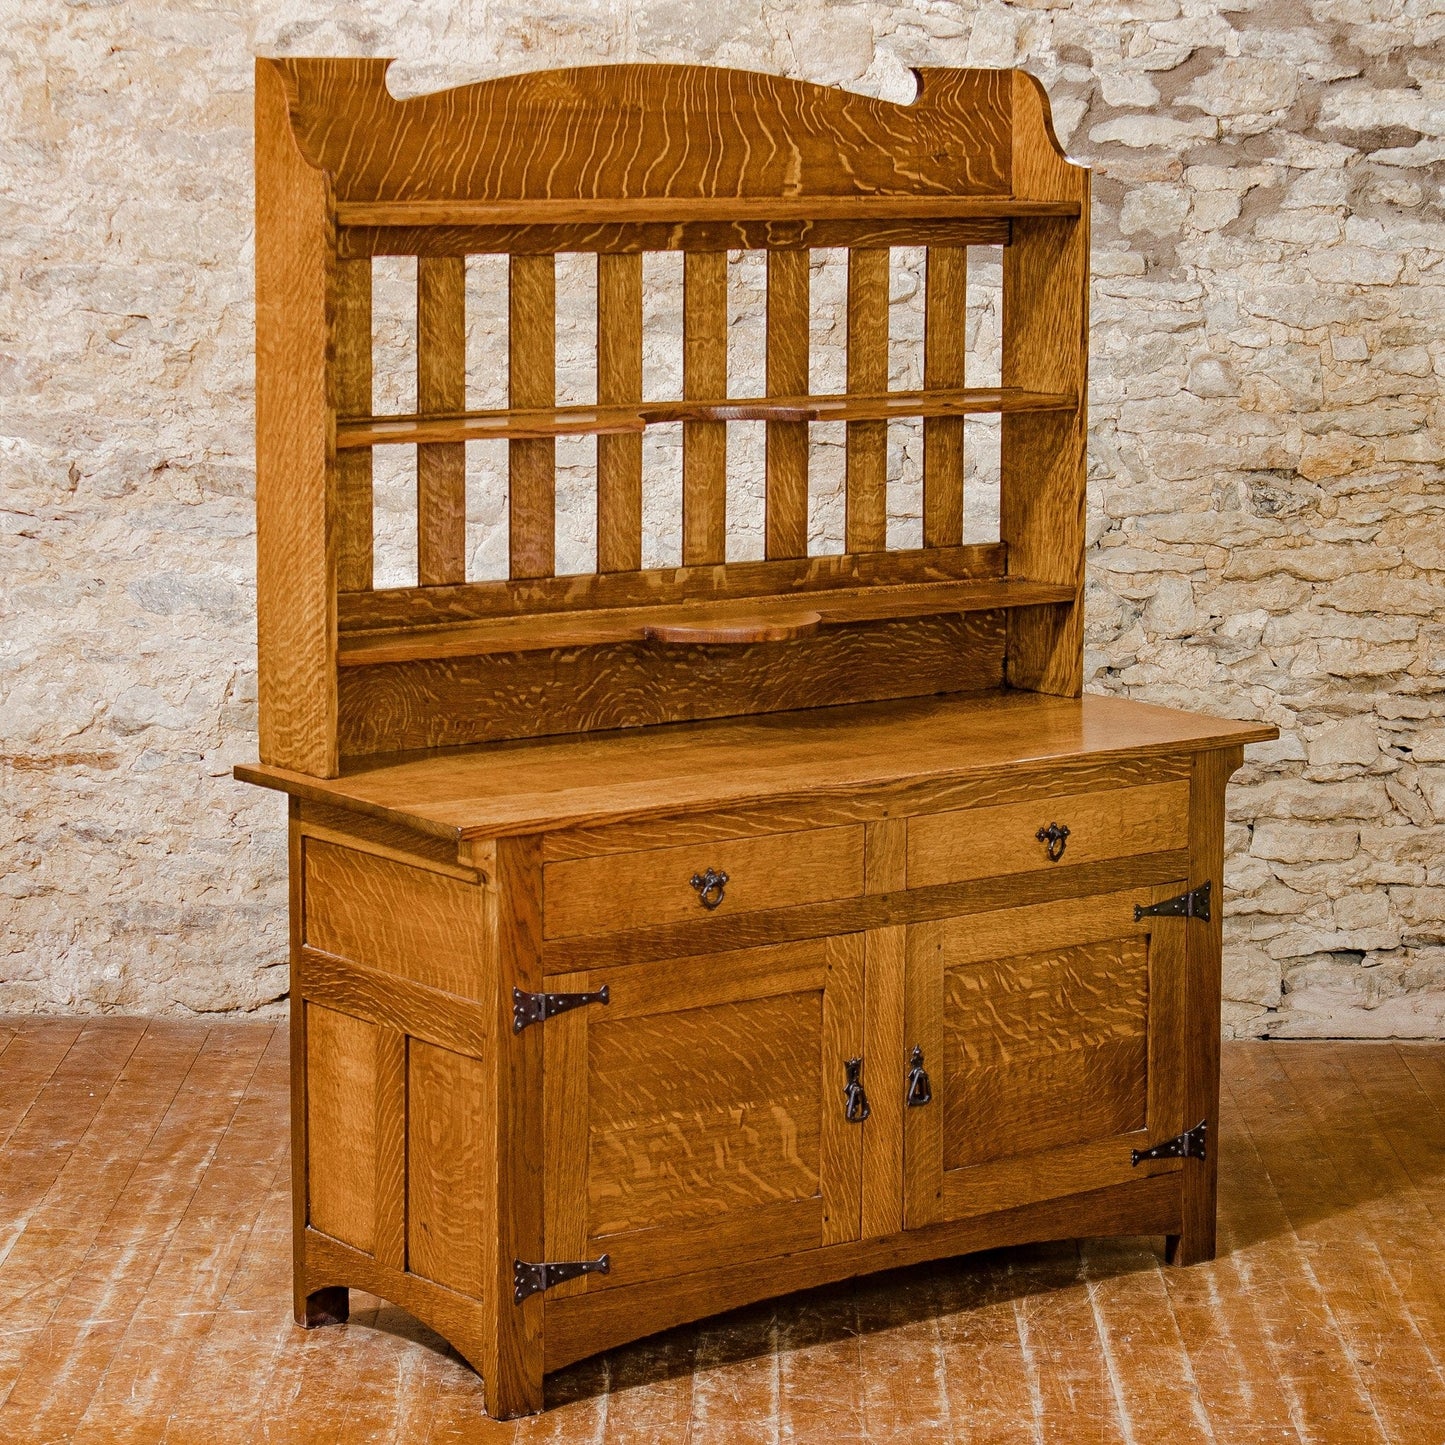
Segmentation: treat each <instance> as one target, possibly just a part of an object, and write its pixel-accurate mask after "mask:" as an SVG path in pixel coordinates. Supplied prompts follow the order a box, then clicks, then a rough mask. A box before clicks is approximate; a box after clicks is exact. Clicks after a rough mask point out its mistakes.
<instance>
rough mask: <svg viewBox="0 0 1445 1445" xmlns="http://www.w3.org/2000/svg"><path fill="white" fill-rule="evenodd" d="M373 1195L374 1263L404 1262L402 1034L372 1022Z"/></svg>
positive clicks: (397, 1265)
mask: <svg viewBox="0 0 1445 1445" xmlns="http://www.w3.org/2000/svg"><path fill="white" fill-rule="evenodd" d="M372 1139H373V1145H374V1148H375V1150H376V1164H375V1179H376V1185H375V1187H376V1198H375V1203H374V1204H373V1207H372V1218H373V1220H374V1223H373V1225H372V1241H373V1243H372V1248H373V1251H374V1253H375V1255H376V1262H377V1263H378V1264H385V1265H390V1266H391V1268H392V1269H405V1268H406V1035H405V1034H404V1033H402V1032H401V1030H400V1029H393V1028H386V1027H378V1029H377V1036H376V1121H375V1124H374V1126H373V1132H372Z"/></svg>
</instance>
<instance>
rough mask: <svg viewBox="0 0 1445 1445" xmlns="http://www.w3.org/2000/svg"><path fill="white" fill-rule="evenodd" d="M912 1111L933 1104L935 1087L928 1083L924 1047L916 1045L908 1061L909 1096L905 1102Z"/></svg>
mask: <svg viewBox="0 0 1445 1445" xmlns="http://www.w3.org/2000/svg"><path fill="white" fill-rule="evenodd" d="M905 1102H906V1103H907V1105H908V1107H909V1108H910V1109H921V1108H922V1107H923V1106H924V1105H925V1104H930V1103H932V1102H933V1085H932V1084H930V1083H929V1082H928V1070H927V1069H925V1068H924V1067H923V1047H922V1045H920V1044H914V1046H913V1053H912V1054H911V1055H910V1056H909V1059H908V1094H907V1098H906V1100H905Z"/></svg>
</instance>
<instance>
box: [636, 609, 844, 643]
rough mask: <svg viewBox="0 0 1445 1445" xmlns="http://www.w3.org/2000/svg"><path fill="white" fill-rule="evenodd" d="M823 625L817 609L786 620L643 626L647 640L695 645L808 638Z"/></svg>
mask: <svg viewBox="0 0 1445 1445" xmlns="http://www.w3.org/2000/svg"><path fill="white" fill-rule="evenodd" d="M822 625H823V618H822V615H821V614H820V613H817V612H800V613H798V614H797V616H796V617H793V618H791V619H789V620H787V621H783V620H777V619H771V618H767V617H753V618H742V617H740V618H738V619H736V620H735V621H731V622H722V621H719V622H654V623H648V624H646V625H644V627H643V629H642V636H643V638H644V639H645V640H646V641H648V642H672V643H681V644H685V645H691V646H697V645H708V644H729V643H732V644H738V643H745V642H792V641H793V640H794V639H795V638H799V637H810V636H812V634H813V633H815V632H816V631H817V630H818V629H819V628H820V627H821V626H822Z"/></svg>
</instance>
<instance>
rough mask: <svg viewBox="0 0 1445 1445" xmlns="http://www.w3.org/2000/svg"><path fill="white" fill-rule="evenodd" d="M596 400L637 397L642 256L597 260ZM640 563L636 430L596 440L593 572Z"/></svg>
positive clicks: (639, 451) (626, 569)
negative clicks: (595, 522) (595, 531)
mask: <svg viewBox="0 0 1445 1445" xmlns="http://www.w3.org/2000/svg"><path fill="white" fill-rule="evenodd" d="M597 400H598V402H599V403H602V404H604V405H605V404H607V403H609V402H623V403H625V402H634V401H641V400H642V257H641V256H615V255H610V256H609V255H600V256H598V258H597ZM641 566H642V434H641V432H629V433H621V434H614V435H600V436H598V438H597V570H598V571H599V572H635V571H637V570H638V569H639V568H640V567H641Z"/></svg>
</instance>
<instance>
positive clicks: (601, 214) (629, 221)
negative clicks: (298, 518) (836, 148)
mask: <svg viewBox="0 0 1445 1445" xmlns="http://www.w3.org/2000/svg"><path fill="white" fill-rule="evenodd" d="M1079 209H1080V207H1079V202H1078V201H1069V200H1044V201H1031V200H1016V199H1015V198H1014V197H1012V196H950V195H939V196H639V197H622V198H616V199H614V198H610V197H609V198H601V199H590V198H584V199H577V200H531V201H524V200H486V201H467V200H457V201H341V202H339V203H338V204H337V207H336V223H337V225H339V226H408V227H410V226H458V227H470V226H531V225H541V226H547V225H577V224H589V223H593V224H595V223H606V224H608V225H650V224H657V223H661V224H679V225H685V224H689V223H696V222H707V221H729V222H731V221H829V220H849V221H853V220H869V221H972V220H1013V219H1025V218H1028V217H1030V216H1077V215H1078V214H1079Z"/></svg>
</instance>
